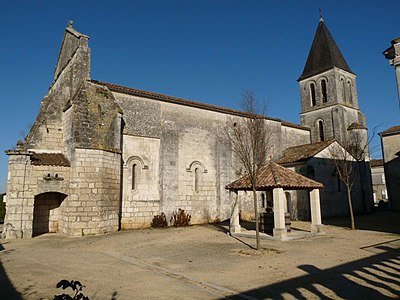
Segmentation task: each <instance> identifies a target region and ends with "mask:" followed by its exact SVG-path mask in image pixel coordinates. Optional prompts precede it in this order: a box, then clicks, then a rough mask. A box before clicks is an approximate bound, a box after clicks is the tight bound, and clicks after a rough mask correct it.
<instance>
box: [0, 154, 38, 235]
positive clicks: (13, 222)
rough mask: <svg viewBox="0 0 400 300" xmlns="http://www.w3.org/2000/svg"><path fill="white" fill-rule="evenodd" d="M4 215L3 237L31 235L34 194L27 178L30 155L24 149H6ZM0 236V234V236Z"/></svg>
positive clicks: (29, 175)
mask: <svg viewBox="0 0 400 300" xmlns="http://www.w3.org/2000/svg"><path fill="white" fill-rule="evenodd" d="M6 154H7V155H8V179H7V202H6V216H5V220H4V228H3V233H2V235H3V237H5V238H7V239H13V238H30V237H32V220H33V205H34V196H33V193H32V189H31V187H30V186H29V184H28V183H29V182H28V180H29V179H30V178H31V167H32V166H31V164H30V155H31V153H29V152H28V151H26V150H20V149H17V150H8V151H6ZM0 237H1V236H0Z"/></svg>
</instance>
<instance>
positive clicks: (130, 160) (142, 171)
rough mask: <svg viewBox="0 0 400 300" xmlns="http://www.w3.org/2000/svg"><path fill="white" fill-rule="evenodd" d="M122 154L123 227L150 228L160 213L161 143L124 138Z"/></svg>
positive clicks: (156, 140)
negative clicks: (154, 218) (155, 216)
mask: <svg viewBox="0 0 400 300" xmlns="http://www.w3.org/2000/svg"><path fill="white" fill-rule="evenodd" d="M122 153H123V154H122V155H123V170H122V182H123V184H122V186H123V191H122V208H121V209H122V211H121V228H122V229H131V228H142V227H148V226H150V224H151V221H152V220H153V217H154V215H158V214H159V213H160V172H159V166H160V140H159V139H156V138H147V137H137V136H130V135H124V136H123V151H122ZM133 169H134V170H133ZM133 172H134V173H135V174H133ZM133 177H134V178H133Z"/></svg>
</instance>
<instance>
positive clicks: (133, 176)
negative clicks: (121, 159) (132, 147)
mask: <svg viewBox="0 0 400 300" xmlns="http://www.w3.org/2000/svg"><path fill="white" fill-rule="evenodd" d="M148 169H149V166H148V165H147V164H146V163H145V161H144V160H143V159H142V158H141V157H140V156H135V155H133V156H130V157H129V158H128V159H127V160H126V161H125V165H124V176H126V180H127V181H126V182H125V184H128V185H129V187H130V190H132V191H135V190H138V188H139V187H140V184H141V182H142V178H141V177H142V171H143V170H148Z"/></svg>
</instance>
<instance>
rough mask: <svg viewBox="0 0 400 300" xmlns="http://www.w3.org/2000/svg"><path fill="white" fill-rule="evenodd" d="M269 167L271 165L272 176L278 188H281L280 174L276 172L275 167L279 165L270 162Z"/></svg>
mask: <svg viewBox="0 0 400 300" xmlns="http://www.w3.org/2000/svg"><path fill="white" fill-rule="evenodd" d="M269 165H270V169H271V174H272V176H273V177H274V181H275V183H276V184H277V185H278V186H280V185H281V178H280V176H279V174H278V173H277V172H276V170H275V166H276V165H277V164H275V163H274V162H272V161H270V162H269Z"/></svg>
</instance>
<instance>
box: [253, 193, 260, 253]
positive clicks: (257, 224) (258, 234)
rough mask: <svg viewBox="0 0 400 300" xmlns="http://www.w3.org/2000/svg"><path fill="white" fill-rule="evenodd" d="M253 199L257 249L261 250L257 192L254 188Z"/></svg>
mask: <svg viewBox="0 0 400 300" xmlns="http://www.w3.org/2000/svg"><path fill="white" fill-rule="evenodd" d="M253 198H254V214H255V217H256V249H257V250H260V230H259V215H258V203H257V192H256V190H255V189H254V188H253Z"/></svg>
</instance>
